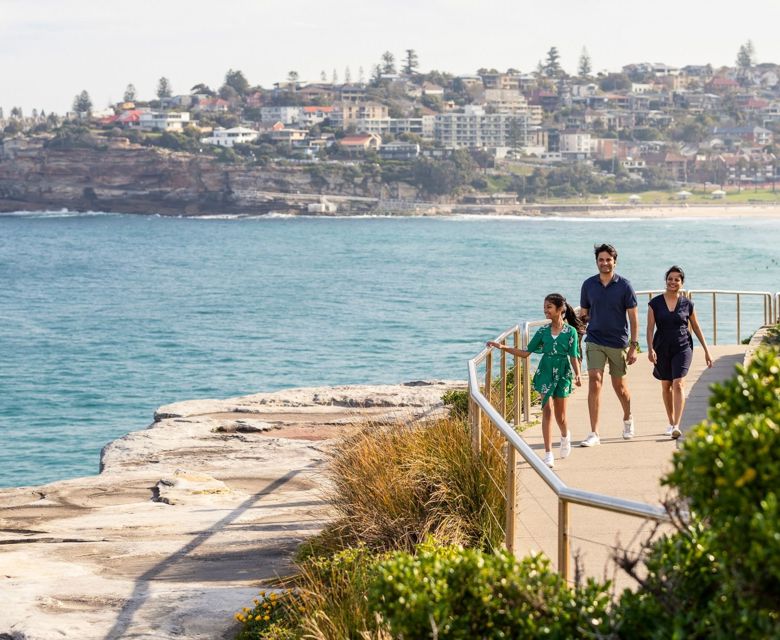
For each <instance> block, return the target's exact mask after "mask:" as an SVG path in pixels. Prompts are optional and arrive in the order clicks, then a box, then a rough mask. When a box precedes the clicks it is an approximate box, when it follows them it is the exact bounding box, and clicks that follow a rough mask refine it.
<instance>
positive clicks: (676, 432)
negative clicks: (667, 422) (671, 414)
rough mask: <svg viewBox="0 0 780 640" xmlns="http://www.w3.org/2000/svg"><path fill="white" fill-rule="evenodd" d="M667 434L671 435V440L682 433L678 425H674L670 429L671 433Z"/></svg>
mask: <svg viewBox="0 0 780 640" xmlns="http://www.w3.org/2000/svg"><path fill="white" fill-rule="evenodd" d="M669 435H671V436H672V440H677V438H679V437H680V436H681V435H682V431H680V427H678V426H677V425H674V428H673V429H672V433H670V434H669Z"/></svg>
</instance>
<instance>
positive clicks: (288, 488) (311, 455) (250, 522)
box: [0, 381, 463, 640]
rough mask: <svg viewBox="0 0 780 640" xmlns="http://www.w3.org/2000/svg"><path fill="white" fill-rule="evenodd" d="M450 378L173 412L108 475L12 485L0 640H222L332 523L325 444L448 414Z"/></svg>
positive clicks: (1, 569)
mask: <svg viewBox="0 0 780 640" xmlns="http://www.w3.org/2000/svg"><path fill="white" fill-rule="evenodd" d="M462 386H463V385H462V383H458V382H453V381H431V382H420V381H416V382H410V383H406V384H403V385H377V386H351V387H315V388H307V389H288V390H286V391H278V392H275V393H259V394H255V395H251V396H244V397H240V398H230V399H227V400H193V401H189V402H178V403H176V404H172V405H167V406H165V407H161V408H160V409H158V410H157V412H156V413H155V421H154V423H153V424H152V425H151V426H150V427H149V428H148V429H145V430H142V431H136V432H133V433H130V434H128V435H126V436H124V437H123V438H120V439H119V440H116V441H114V442H112V443H111V444H110V445H108V446H107V447H106V448H105V449H104V450H103V454H102V456H101V473H100V474H99V475H96V476H88V477H84V478H74V479H71V480H63V481H61V482H55V483H52V484H49V485H45V486H39V487H18V488H14V489H2V488H0V549H2V550H3V551H2V553H0V603H2V604H0V638H13V639H18V640H22V639H23V640H51V639H52V638H60V639H63V640H66V639H68V638H71V639H73V640H93V639H94V640H109V639H111V640H113V639H118V638H135V639H137V640H174V639H176V638H187V639H188V640H215V639H217V638H233V637H235V633H236V631H237V629H236V623H235V621H234V620H233V614H234V613H235V612H236V611H238V610H240V609H241V608H242V607H245V606H252V598H253V597H255V596H256V595H257V591H258V589H259V588H260V585H261V584H263V583H264V581H267V580H273V579H274V578H276V577H277V576H280V575H285V574H287V573H289V572H290V571H291V565H290V558H291V556H292V554H293V552H294V551H295V549H296V548H297V546H298V544H299V543H300V542H301V541H302V540H303V539H305V538H307V537H308V536H311V535H313V534H314V533H316V532H317V531H319V530H320V529H321V528H322V527H323V526H324V525H325V524H326V523H327V522H328V521H329V520H330V518H331V517H332V512H331V510H330V507H329V505H328V503H327V501H326V500H325V497H324V489H325V488H326V486H327V478H326V477H325V475H324V473H323V470H324V469H323V468H324V465H325V462H326V459H327V451H328V449H329V448H330V447H333V446H335V445H337V443H338V442H339V438H340V437H341V436H343V435H346V434H348V433H350V432H351V431H353V430H354V429H355V428H358V427H361V426H364V425H366V424H370V425H380V424H386V425H394V424H408V423H409V422H412V421H414V420H417V419H423V418H427V417H433V416H436V415H439V414H440V413H442V412H444V411H445V409H444V407H443V406H442V403H441V397H442V394H443V393H444V392H446V391H448V390H450V389H453V388H456V387H462Z"/></svg>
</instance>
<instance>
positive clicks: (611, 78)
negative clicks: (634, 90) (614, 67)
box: [599, 73, 631, 91]
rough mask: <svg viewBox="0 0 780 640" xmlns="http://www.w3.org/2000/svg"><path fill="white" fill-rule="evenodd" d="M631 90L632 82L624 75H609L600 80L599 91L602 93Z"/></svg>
mask: <svg viewBox="0 0 780 640" xmlns="http://www.w3.org/2000/svg"><path fill="white" fill-rule="evenodd" d="M630 88H631V80H630V79H629V77H628V76H627V75H626V74H624V73H608V74H607V75H606V76H604V77H603V78H601V80H599V89H601V90H602V91H621V90H628V89H630Z"/></svg>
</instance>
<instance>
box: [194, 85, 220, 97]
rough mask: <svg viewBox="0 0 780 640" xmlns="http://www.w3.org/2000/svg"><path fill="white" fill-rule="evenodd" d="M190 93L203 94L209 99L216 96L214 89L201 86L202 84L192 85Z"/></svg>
mask: <svg viewBox="0 0 780 640" xmlns="http://www.w3.org/2000/svg"><path fill="white" fill-rule="evenodd" d="M190 93H198V94H203V95H206V96H211V97H214V96H215V95H217V94H216V92H215V91H214V89H212V88H211V87H209V86H208V85H207V84H203V83H202V82H200V83H198V84H196V85H194V86H193V87H192V89H190Z"/></svg>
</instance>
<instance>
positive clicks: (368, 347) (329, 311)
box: [0, 213, 780, 486]
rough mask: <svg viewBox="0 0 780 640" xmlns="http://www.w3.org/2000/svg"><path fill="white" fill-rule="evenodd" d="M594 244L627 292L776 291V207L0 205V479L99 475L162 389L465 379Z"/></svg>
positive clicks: (569, 278)
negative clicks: (610, 259)
mask: <svg viewBox="0 0 780 640" xmlns="http://www.w3.org/2000/svg"><path fill="white" fill-rule="evenodd" d="M602 241H607V242H612V243H614V244H615V245H616V246H617V248H618V251H619V259H618V271H619V272H620V273H622V274H623V275H625V276H627V277H628V278H630V279H631V281H632V282H633V284H634V286H635V287H636V288H637V289H651V288H659V287H661V286H662V284H663V276H664V271H665V270H666V268H667V267H668V266H669V265H671V264H673V263H679V264H681V265H682V266H683V267H684V268H685V270H686V273H687V276H688V278H687V281H686V285H687V286H689V287H691V288H720V289H749V290H770V291H777V290H780V262H779V261H780V220H778V219H775V220H767V219H757V218H756V219H736V218H722V219H707V220H702V219H699V220H694V219H677V220H655V221H649V220H589V219H573V218H504V217H501V218H498V217H496V218H490V217H477V216H462V217H447V218H305V217H304V218H289V217H263V218H257V219H233V220H229V219H218V218H217V219H186V218H167V217H166V218H163V217H156V216H128V215H116V214H91V215H82V214H68V213H41V214H29V213H28V214H11V215H4V216H0V283H2V288H0V486H24V485H35V484H42V483H45V482H49V481H53V480H57V479H62V478H68V477H74V476H80V475H87V474H93V473H97V471H98V463H99V452H100V449H101V448H102V447H103V446H104V445H105V444H106V443H108V442H110V441H111V440H113V439H115V438H117V437H119V436H121V435H123V434H125V433H127V432H128V431H133V430H138V429H142V428H144V427H146V426H147V425H148V424H149V423H150V422H151V419H152V414H153V411H154V410H155V408H157V407H158V406H160V405H162V404H167V403H170V402H175V401H179V400H187V399H193V398H204V397H220V398H221V397H229V396H235V395H245V394H249V393H256V392H259V391H273V390H278V389H283V388H288V387H295V386H310V385H333V384H347V383H396V382H403V381H409V380H417V379H430V378H457V379H465V377H466V361H467V359H468V358H469V357H471V356H472V355H474V354H475V353H477V352H478V351H479V350H480V349H481V348H482V346H483V344H484V341H485V340H486V339H489V338H491V337H493V336H495V335H496V334H497V333H498V332H499V331H500V330H502V329H504V328H506V327H509V326H511V325H512V324H514V323H516V322H518V321H519V320H523V319H535V318H539V317H541V306H542V299H543V297H544V295H545V294H546V293H549V292H551V291H560V292H562V293H564V295H566V296H568V297H569V298H570V299H571V300H572V301H574V302H575V304H576V302H577V298H578V295H579V286H580V283H581V282H582V280H583V279H584V278H585V277H587V276H589V275H592V274H593V273H595V264H594V260H593V253H592V246H593V244H594V243H595V242H602ZM643 306H644V305H643V304H640V308H642V307H643ZM755 317H756V318H757V316H755ZM640 335H643V329H642V331H641V332H640Z"/></svg>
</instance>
